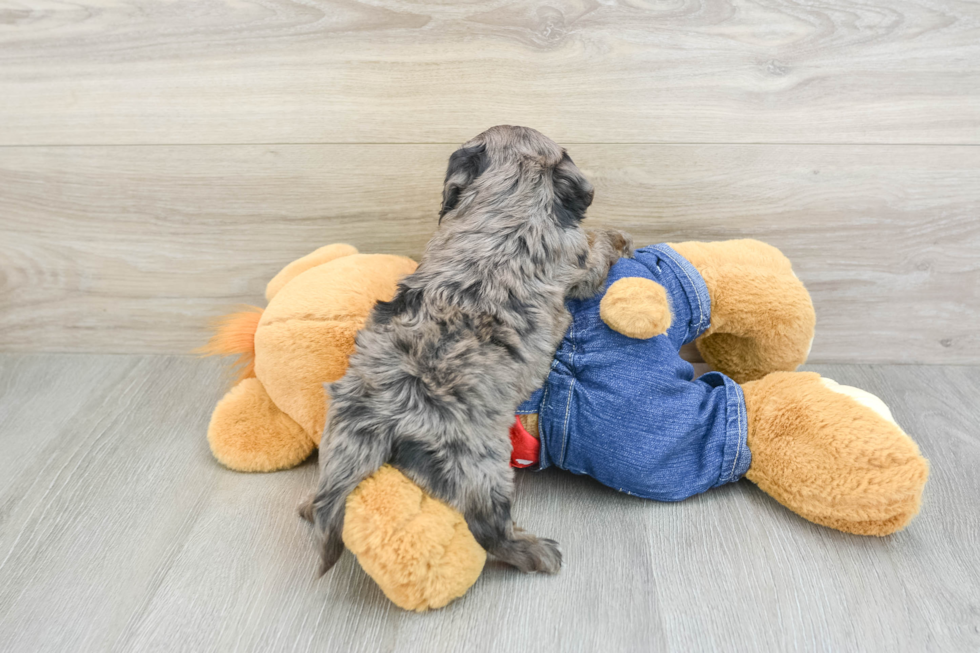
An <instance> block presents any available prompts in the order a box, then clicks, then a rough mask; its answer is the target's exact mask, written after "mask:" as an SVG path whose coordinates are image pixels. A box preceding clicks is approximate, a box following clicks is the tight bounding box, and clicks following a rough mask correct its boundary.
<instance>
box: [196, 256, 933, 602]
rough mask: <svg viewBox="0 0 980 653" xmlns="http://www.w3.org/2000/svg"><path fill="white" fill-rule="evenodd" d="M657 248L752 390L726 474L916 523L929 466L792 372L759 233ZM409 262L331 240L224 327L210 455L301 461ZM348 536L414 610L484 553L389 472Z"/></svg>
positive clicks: (791, 331) (674, 312)
mask: <svg viewBox="0 0 980 653" xmlns="http://www.w3.org/2000/svg"><path fill="white" fill-rule="evenodd" d="M658 248H659V250H660V251H665V252H666V253H667V254H669V256H670V257H673V256H675V255H676V256H678V257H679V258H678V262H679V264H680V265H682V266H683V270H686V271H687V272H686V273H685V274H690V275H699V276H700V279H701V280H703V285H702V287H703V288H704V289H705V290H706V293H707V295H708V296H706V297H705V298H704V302H705V304H708V303H710V323H708V321H705V323H704V324H702V325H700V326H701V328H700V329H699V330H698V331H697V336H696V337H697V339H696V341H695V342H696V344H697V346H698V349H699V350H700V352H701V354H702V356H703V357H704V359H705V361H706V362H707V363H708V364H709V365H711V366H712V367H713V368H714V369H715V370H718V371H719V372H722V373H724V374H725V375H727V377H728V378H729V379H730V381H726V383H731V384H732V385H733V387H734V386H735V385H737V386H738V388H739V392H740V393H741V395H742V396H743V397H744V399H743V400H742V401H743V403H742V404H739V405H741V406H744V409H745V415H744V422H745V423H744V427H743V429H742V432H743V434H744V439H745V445H746V447H747V449H748V450H750V451H751V457H750V458H749V460H750V461H751V462H750V463H749V464H748V466H747V468H746V469H744V470H740V473H739V474H737V475H732V478H731V479H725V480H724V481H725V482H727V480H737V478H738V477H739V476H741V475H742V474H744V475H745V477H746V478H748V479H749V480H751V481H753V482H754V483H756V484H757V485H758V486H759V487H760V488H761V489H762V490H764V491H765V492H767V493H768V494H770V495H771V496H773V498H775V499H776V500H777V501H779V502H780V503H782V504H783V505H784V506H786V507H788V508H789V509H791V510H793V511H794V512H796V513H797V514H799V515H801V516H803V517H805V518H806V519H809V520H811V521H814V522H816V523H819V524H822V525H825V526H829V527H831V528H836V529H839V530H842V531H846V532H851V533H858V534H863V535H887V534H889V533H892V532H895V531H897V530H899V529H901V528H903V527H904V526H905V525H906V524H908V522H909V521H910V520H911V519H912V517H913V516H914V515H915V514H916V513H917V512H918V509H919V504H920V498H921V494H922V490H923V487H924V484H925V482H926V478H927V476H928V463H927V462H926V461H925V459H924V458H922V456H921V454H920V453H919V450H918V448H917V447H916V445H915V443H914V442H913V441H912V440H911V438H909V437H908V436H907V435H906V434H905V433H904V432H903V431H902V430H901V428H900V427H899V426H898V425H897V424H896V423H895V421H894V419H893V418H892V416H891V413H890V412H889V411H888V408H887V407H886V406H885V405H884V403H883V402H881V400H880V399H878V398H877V397H874V396H873V395H870V394H869V393H867V392H864V391H862V390H859V389H857V388H849V387H847V386H840V385H838V384H836V383H834V382H833V381H831V380H829V379H823V378H820V377H819V375H816V374H813V373H806V372H799V373H798V372H793V370H795V369H796V367H797V366H798V365H800V364H801V363H803V362H804V361H805V359H806V355H807V353H808V350H809V345H810V342H811V341H812V337H813V328H814V322H815V319H814V314H813V307H812V304H811V302H810V298H809V294H807V292H806V290H805V289H804V288H803V285H802V283H800V282H799V280H798V279H797V278H796V276H795V275H794V274H793V272H792V267H791V265H790V263H789V261H788V260H787V259H786V257H784V256H783V255H782V254H781V253H780V252H779V251H778V250H777V249H775V248H773V247H771V246H769V245H766V244H764V243H760V242H758V241H753V240H742V241H727V242H720V243H680V244H675V245H672V246H669V247H667V246H663V245H661V246H656V247H655V248H651V249H658ZM415 266H416V264H415V262H414V261H412V260H410V259H408V258H404V257H400V256H390V255H377V254H375V255H365V254H358V253H357V251H356V250H355V249H354V248H353V247H351V246H349V245H328V246H326V247H322V248H320V249H318V250H316V251H315V252H313V253H312V254H310V255H308V256H305V257H303V258H301V259H298V260H297V261H294V262H293V263H291V264H289V265H288V266H286V267H285V268H284V269H283V270H282V271H281V272H280V273H279V274H277V275H276V276H275V277H274V278H273V279H272V281H270V282H269V284H268V286H267V288H266V299H267V300H268V306H267V307H266V309H265V310H264V311H262V310H261V309H258V308H256V309H254V310H252V311H247V312H244V313H238V314H234V315H230V316H228V317H227V318H225V320H224V322H223V323H222V325H221V326H220V328H219V329H218V333H217V334H216V335H215V337H214V338H212V340H211V342H210V343H209V345H208V347H206V348H205V350H204V351H205V352H206V353H209V354H221V355H229V354H238V355H239V356H240V360H239V362H240V363H241V367H242V369H241V374H240V380H239V382H238V383H237V385H235V386H234V387H233V388H232V389H231V390H230V391H229V392H228V393H227V394H226V395H225V397H224V398H223V399H221V401H219V403H218V405H217V406H216V408H215V410H214V414H213V416H212V419H211V424H210V426H209V428H208V441H209V443H210V445H211V450H212V452H213V453H214V456H215V457H216V458H217V459H218V460H219V461H220V462H221V463H222V464H224V465H226V466H227V467H229V468H231V469H235V470H239V471H248V472H258V471H275V470H278V469H286V468H289V467H293V466H295V465H297V464H299V463H300V462H302V461H303V460H304V459H306V458H307V457H308V456H309V455H310V453H312V451H313V450H314V449H315V448H316V447H317V446H318V445H319V440H320V434H321V433H322V431H323V426H324V416H325V414H326V405H327V401H328V398H327V397H326V395H325V393H324V390H323V384H324V383H330V382H333V381H336V380H338V379H339V378H340V377H341V376H343V374H344V372H345V371H346V366H347V359H348V357H349V356H350V354H351V353H352V351H353V349H354V336H355V334H356V333H357V331H358V329H360V328H361V327H362V326H363V325H364V323H365V321H366V320H367V318H368V315H369V313H370V311H371V309H372V307H373V306H374V304H375V303H376V302H377V301H388V300H390V299H391V298H392V297H393V296H394V294H395V290H396V285H397V281H398V280H399V279H400V278H401V277H403V276H405V275H407V274H410V273H411V272H412V271H413V270H414V269H415ZM678 269H679V270H680V269H681V268H678ZM699 283H700V282H699ZM672 302H674V300H672V299H671V298H670V295H669V293H668V292H667V291H665V290H664V288H663V287H662V286H661V285H660V284H658V283H657V282H656V281H653V280H651V279H645V278H640V277H637V276H629V275H627V276H625V277H622V278H619V279H617V280H615V281H614V282H612V283H611V284H610V286H609V287H608V289H607V290H606V293H605V295H604V296H603V297H602V299H601V304H600V309H599V312H600V314H601V319H602V321H603V322H604V323H605V324H606V325H607V326H608V327H609V329H611V331H610V333H612V332H616V333H618V334H621V335H622V336H625V337H627V338H628V339H630V340H629V342H637V343H640V342H641V341H650V342H653V339H656V338H662V337H664V336H665V334H667V333H668V330H669V329H670V328H671V326H672V324H677V319H678V316H679V315H680V314H681V312H680V307H679V306H676V305H672ZM688 319H690V317H688ZM616 337H620V336H616ZM675 354H676V352H675ZM557 355H560V351H559V354H557ZM557 355H556V356H557ZM681 365H682V366H683V365H686V364H684V363H681ZM690 380H691V379H688V381H690ZM542 406H543V404H542ZM534 410H538V409H537V408H535V409H534ZM541 410H543V408H542V409H541ZM521 412H522V413H523V414H521V415H520V421H521V424H522V426H523V428H521V429H520V430H521V431H522V432H523V431H526V433H529V434H530V435H531V436H534V437H539V436H540V437H541V440H542V446H541V449H542V451H544V450H545V449H546V446H545V444H546V443H547V439H548V428H547V423H546V421H547V415H546V414H544V413H542V414H541V415H539V414H538V412H534V411H532V410H524V411H521ZM539 428H541V429H542V432H541V433H539ZM532 442H533V441H532ZM573 471H575V470H573ZM599 480H600V481H601V480H603V479H599ZM697 491H701V490H697ZM651 496H653V495H651ZM344 543H345V544H346V546H347V548H349V549H350V550H351V551H352V552H353V553H354V554H355V555H356V556H357V559H358V561H359V562H360V564H361V566H362V567H363V568H364V570H365V571H366V572H367V573H368V574H369V575H370V576H371V577H372V578H374V579H375V581H376V582H378V584H379V585H380V586H381V588H382V589H383V590H384V592H385V594H386V595H387V596H388V597H389V598H390V599H391V600H392V601H393V602H395V603H396V604H397V605H399V606H401V607H403V608H406V609H412V610H425V609H429V608H437V607H441V606H443V605H446V604H447V603H448V602H450V601H451V600H453V599H454V598H456V597H459V596H461V595H462V594H464V593H465V592H466V591H467V589H469V587H470V586H471V585H472V584H473V583H474V582H475V581H476V579H477V578H478V577H479V575H480V573H481V571H482V569H483V565H484V563H485V560H486V553H485V552H484V551H483V549H482V548H481V547H480V546H479V545H478V544H477V543H476V540H475V539H474V538H473V536H472V535H471V533H470V531H469V529H468V527H467V525H466V521H465V520H464V519H463V517H462V515H460V514H459V513H458V512H457V511H455V510H454V509H452V508H451V507H450V506H448V505H446V504H444V503H442V502H441V501H438V500H436V499H434V498H432V497H430V496H428V495H426V494H425V493H424V492H423V491H422V490H421V489H420V488H419V487H418V486H417V485H415V484H414V483H413V482H412V481H410V480H409V479H408V478H407V477H405V476H404V475H403V474H401V472H399V471H397V470H395V469H394V468H392V467H390V466H385V467H383V468H382V469H381V470H379V471H378V472H377V473H376V474H375V475H374V476H372V477H371V478H369V479H367V480H365V481H364V482H362V483H361V484H360V485H359V486H358V488H357V489H356V490H355V491H354V492H353V493H352V494H351V495H350V496H349V497H348V502H347V513H346V520H345V525H344Z"/></svg>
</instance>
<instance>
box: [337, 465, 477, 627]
mask: <svg viewBox="0 0 980 653" xmlns="http://www.w3.org/2000/svg"><path fill="white" fill-rule="evenodd" d="M344 544H345V545H346V546H347V548H348V549H350V550H351V552H352V553H353V554H354V555H355V556H357V560H358V562H359V563H360V564H361V567H362V568H363V569H364V571H365V572H367V574H368V575H369V576H371V578H373V579H374V580H375V582H377V583H378V585H379V586H380V587H381V589H382V591H384V593H385V595H386V596H387V597H388V598H389V599H391V601H392V602H393V603H395V604H396V605H398V606H399V607H401V608H404V609H406V610H416V611H419V612H421V611H423V610H428V609H430V608H441V607H442V606H444V605H446V604H447V603H449V602H450V601H452V600H453V599H455V598H457V597H460V596H462V595H463V594H465V593H466V590H468V589H469V588H470V586H471V585H473V583H475V582H476V579H477V578H478V577H479V576H480V572H481V571H483V565H484V563H485V562H486V559H487V554H486V552H485V551H484V550H483V548H482V547H481V546H480V545H479V544H478V543H477V541H476V539H475V538H474V537H473V535H472V533H470V529H469V527H468V526H467V525H466V520H465V519H464V518H463V515H461V514H460V513H459V512H457V511H456V510H453V509H452V508H450V507H449V506H448V505H446V504H445V503H443V502H441V501H439V500H437V499H434V498H433V497H430V496H429V495H427V494H426V493H425V492H423V491H422V489H421V488H420V487H419V486H418V485H416V484H415V483H413V482H412V481H411V480H409V479H408V478H407V477H406V476H405V475H404V474H402V473H401V472H399V471H398V470H396V469H395V468H394V467H391V466H388V465H385V466H384V467H382V468H381V469H379V470H378V471H377V472H375V473H374V475H373V476H371V477H370V478H368V479H367V480H365V481H362V482H361V484H360V485H358V486H357V489H355V490H354V491H353V492H352V493H351V494H350V496H348V497H347V511H346V515H345V517H344Z"/></svg>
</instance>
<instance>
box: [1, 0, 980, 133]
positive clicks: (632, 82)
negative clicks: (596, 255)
mask: <svg viewBox="0 0 980 653" xmlns="http://www.w3.org/2000/svg"><path fill="white" fill-rule="evenodd" d="M978 61H980V5H978V4H977V3H975V2H960V1H957V0H898V1H894V0H864V1H861V2H858V1H854V0H828V1H826V2H819V3H818V2H797V1H793V0H772V1H767V2H761V1H748V2H743V1H737V0H714V1H711V2H700V1H697V0H676V1H672V2H657V1H647V0H632V1H630V2H623V3H614V2H591V1H587V0H555V1H553V2H549V3H548V4H536V3H532V4H528V3H522V2H518V1H516V0H494V1H493V2H479V3H475V2H466V3H459V2H455V3H444V2H427V1H425V0H420V1H414V0H396V1H395V2H387V3H375V2H367V1H365V2H357V1H355V0H313V1H310V2H292V1H289V0H263V1H258V0H240V1H231V0H200V1H197V2H173V1H163V0H148V1H143V2H126V1H125V0H113V1H111V2H103V1H96V0H80V1H79V2H73V3H70V4H66V3H60V2H55V1H50V0H48V1H41V2H31V3H25V2H20V1H17V0H14V1H13V2H11V1H10V0H5V1H4V2H2V3H0V144H8V145H9V144H15V145H33V144H55V145H61V144H108V143H117V144H118V143H127V144H149V143H167V144H177V143H255V142H262V143H281V142H291V143H299V142H302V143H309V142H381V143H385V142H397V143H415V142H426V143H433V142H436V143H458V142H462V141H463V140H465V139H467V138H469V137H470V136H472V135H473V134H475V133H478V132H479V131H482V130H483V129H484V128H486V127H488V126H490V125H493V124H499V123H516V124H527V125H532V126H535V127H537V128H539V129H541V130H542V131H544V132H545V133H547V134H549V135H551V136H552V137H554V138H555V139H557V140H559V141H563V142H569V143H573V142H629V143H651V142H767V143H774V142H795V143H812V142H820V143H850V142H863V143H980V67H978V65H977V63H978Z"/></svg>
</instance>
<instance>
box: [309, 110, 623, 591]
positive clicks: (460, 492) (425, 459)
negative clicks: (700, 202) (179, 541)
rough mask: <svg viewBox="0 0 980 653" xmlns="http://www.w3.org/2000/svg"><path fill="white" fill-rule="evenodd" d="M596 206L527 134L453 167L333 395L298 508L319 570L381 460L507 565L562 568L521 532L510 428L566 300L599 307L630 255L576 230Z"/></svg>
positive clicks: (585, 186) (569, 167)
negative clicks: (432, 221) (311, 485)
mask: <svg viewBox="0 0 980 653" xmlns="http://www.w3.org/2000/svg"><path fill="white" fill-rule="evenodd" d="M592 194H593V189H592V184H590V183H589V181H588V180H587V179H586V178H585V177H584V176H582V173H581V172H579V170H578V168H576V167H575V164H574V163H573V162H572V160H571V158H569V156H568V154H566V153H565V151H564V150H563V149H562V148H561V147H559V146H558V145H557V144H555V143H554V142H553V141H552V140H551V139H549V138H547V137H546V136H544V135H543V134H540V133H539V132H537V131H535V130H533V129H528V128H526V127H510V126H499V127H493V128H491V129H489V130H487V131H485V132H484V133H482V134H480V135H479V136H477V137H476V138H474V139H473V140H471V141H469V142H468V143H466V144H465V145H464V146H463V147H461V148H460V149H459V150H457V151H456V152H455V153H454V154H453V155H452V156H451V157H450V158H449V169H448V170H447V172H446V181H445V187H444V189H443V204H442V210H441V211H440V213H439V216H440V217H439V224H440V226H439V229H438V230H437V231H436V233H435V235H434V236H433V237H432V240H431V241H429V244H428V246H427V247H426V249H425V253H424V254H423V256H422V261H421V263H420V264H419V266H418V269H417V270H416V271H415V273H413V274H411V275H410V276H408V277H406V278H405V279H404V280H402V282H401V283H400V284H399V286H398V292H397V294H396V295H395V297H394V299H393V300H392V301H390V302H380V303H378V304H377V305H376V306H375V308H374V310H373V312H372V314H371V317H370V319H369V320H368V323H367V325H366V326H365V327H364V328H363V329H362V330H361V331H360V333H359V334H358V335H357V350H356V352H355V353H354V354H353V355H352V356H351V358H350V367H349V368H348V370H347V374H346V375H345V376H344V377H343V378H342V379H341V380H339V381H337V382H336V383H334V384H332V385H331V386H330V387H329V393H330V396H331V398H332V400H331V403H330V407H329V410H328V412H327V421H326V428H325V430H324V435H323V443H322V446H321V449H320V467H321V470H320V471H321V474H320V481H319V486H318V488H317V491H316V494H315V495H314V497H313V498H312V503H311V504H307V506H305V508H304V510H303V512H304V515H305V516H306V517H307V518H312V520H313V521H314V524H315V526H316V531H317V534H318V536H319V537H320V538H321V550H320V554H321V557H322V566H321V573H325V572H326V571H327V570H329V569H330V568H331V567H332V566H333V565H334V563H335V562H336V561H337V559H338V558H339V557H340V554H341V553H342V551H343V542H342V540H341V533H342V531H343V526H344V508H345V504H346V498H347V495H348V494H349V493H350V492H351V491H352V490H353V489H354V488H355V487H356V486H357V485H358V484H359V483H360V482H361V481H362V480H364V479H365V478H367V477H368V476H370V475H371V474H372V473H374V472H375V471H376V470H377V469H378V468H379V467H381V466H382V465H384V464H385V463H391V464H392V465H393V466H395V467H396V468H398V469H400V470H401V471H402V472H404V473H405V475H407V476H408V477H409V478H411V479H412V480H413V481H415V482H416V483H417V484H418V485H419V486H421V487H422V488H423V489H425V490H426V491H428V492H429V493H430V494H432V495H433V496H435V497H438V498H439V499H442V500H443V501H445V502H446V503H448V504H449V505H451V506H453V507H454V508H456V509H457V510H459V511H460V512H461V513H462V514H463V515H464V517H465V518H466V522H467V524H468V525H469V528H470V531H471V532H472V533H473V536H474V537H475V538H476V540H477V542H479V543H480V545H481V546H482V547H483V548H484V549H486V550H487V552H488V553H490V554H491V555H493V556H494V557H496V558H497V559H499V560H502V561H504V562H506V563H509V564H511V565H513V566H515V567H517V568H518V569H520V570H521V571H525V572H531V571H542V572H547V573H555V572H557V571H558V569H559V567H560V566H561V553H560V552H559V551H558V547H557V543H556V542H554V541H553V540H546V539H538V538H537V537H535V536H533V535H531V534H529V533H526V532H524V531H521V530H520V529H515V527H514V525H513V522H512V521H511V500H512V498H513V495H514V472H513V470H512V469H511V467H510V439H509V436H508V429H509V427H510V425H511V424H512V423H513V421H514V410H515V409H516V407H517V405H518V404H519V403H520V402H521V401H523V400H524V399H526V398H527V397H528V396H529V395H530V393H531V392H532V391H533V390H534V389H535V388H537V387H538V386H540V385H541V383H542V381H543V379H544V378H545V376H546V375H547V374H548V371H549V365H550V363H551V359H552V356H553V355H554V352H555V348H556V347H557V345H558V343H559V342H560V340H561V338H562V336H564V334H565V330H566V329H567V328H568V325H569V319H570V318H569V316H568V313H567V311H566V310H565V305H564V302H565V299H566V297H576V298H582V297H589V296H592V295H594V294H595V293H597V292H598V291H599V290H600V289H601V288H602V286H603V283H604V281H605V278H606V274H607V272H608V271H609V267H610V266H611V265H612V264H613V263H614V262H615V261H616V260H617V259H618V258H619V257H620V256H624V255H625V256H630V255H631V254H632V245H631V240H630V238H629V236H627V235H625V234H623V233H621V232H619V231H589V232H586V231H584V230H583V229H582V228H581V227H580V223H581V222H582V220H583V218H585V210H586V208H587V207H588V206H589V204H591V203H592Z"/></svg>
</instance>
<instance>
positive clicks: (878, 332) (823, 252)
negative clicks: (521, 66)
mask: <svg viewBox="0 0 980 653" xmlns="http://www.w3.org/2000/svg"><path fill="white" fill-rule="evenodd" d="M452 149H453V148H452V146H448V145H411V146H409V145H292V146H285V145H283V146H214V147H207V146H201V147H163V146H155V147H24V148H0V233H3V238H2V239H0V350H6V351H69V352H71V351H74V352H86V351H87V352H132V353H139V352H158V353H181V352H187V351H189V350H190V349H192V348H193V347H196V346H198V345H200V344H201V343H202V342H203V341H204V340H205V339H206V337H207V330H206V327H207V320H208V318H209V317H210V316H216V315H219V314H221V313H222V312H225V311H227V310H229V309H230V308H231V307H232V306H233V305H234V304H236V303H241V302H245V303H257V304H260V305H262V303H263V300H262V291H263V289H264V287H265V283H266V282H267V281H268V280H269V279H270V278H271V277H272V276H273V275H274V274H275V272H276V271H278V269H279V268H280V267H281V266H283V265H285V264H286V263H287V262H289V261H291V260H293V259H294V258H297V257H299V256H301V255H303V254H305V253H307V252H309V251H311V250H312V249H314V248H315V247H318V246H320V245H322V244H326V243H329V242H335V241H346V242H350V243H352V244H354V245H356V246H357V247H359V248H360V249H361V251H365V252H391V253H400V254H406V255H409V256H418V255H419V254H420V253H421V251H422V248H423V246H424V244H425V242H426V240H427V239H428V237H429V235H430V234H431V232H432V230H433V229H434V227H435V220H436V211H437V208H438V205H439V201H440V200H439V197H440V192H441V180H442V176H443V174H444V169H445V168H444V166H445V161H446V158H447V157H448V155H449V154H450V152H451V151H452ZM571 152H572V154H573V156H574V157H575V159H576V161H577V162H578V163H579V165H580V166H581V167H582V168H583V170H584V171H585V172H586V173H587V174H588V175H589V177H591V178H592V179H593V181H594V182H595V185H596V189H597V190H596V199H595V203H594V204H593V207H592V209H590V215H591V216H593V217H591V218H590V221H591V222H593V223H594V224H597V225H598V224H610V225H615V226H618V227H621V228H624V229H626V230H628V231H631V232H632V233H633V234H634V235H635V237H636V242H637V243H641V244H650V243H656V242H662V241H676V240H718V239H726V238H740V237H754V238H760V239H763V240H766V241H768V242H771V243H772V244H774V245H776V246H778V247H780V248H781V249H782V250H783V251H784V252H785V253H786V254H787V255H788V256H789V257H790V258H791V259H792V260H793V261H794V264H795V266H796V269H797V271H798V274H799V275H800V277H801V278H802V279H803V281H804V282H805V283H806V284H807V286H808V288H809V289H810V291H811V293H812V294H813V297H814V301H815V304H816V308H817V315H818V327H817V339H816V341H815V343H814V347H813V352H812V357H811V360H813V361H855V360H860V361H879V362H947V363H969V362H974V363H976V362H980V334H978V332H977V330H976V329H975V328H974V326H973V325H974V324H976V323H978V322H980V256H978V254H980V220H978V217H977V207H978V206H980V148H975V147H953V146H815V145H794V146H788V145H784V146H761V145H760V146H741V145H698V146H685V145H669V146H668V145H576V146H571Z"/></svg>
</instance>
